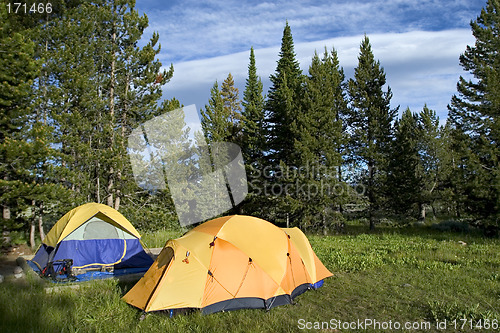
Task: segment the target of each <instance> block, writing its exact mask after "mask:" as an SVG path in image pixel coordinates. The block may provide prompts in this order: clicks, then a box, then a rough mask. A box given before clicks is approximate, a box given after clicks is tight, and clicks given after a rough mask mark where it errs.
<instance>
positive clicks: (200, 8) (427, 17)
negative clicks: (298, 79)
mask: <svg viewBox="0 0 500 333" xmlns="http://www.w3.org/2000/svg"><path fill="white" fill-rule="evenodd" d="M485 5H486V0H419V1H415V0H374V1H363V0H358V1H356V0H354V1H353V0H334V1H307V0H287V1H269V2H265V1H253V0H251V1H243V0H240V1H237V0H229V1H222V0H209V1H199V0H186V1H179V0H168V1H159V0H143V1H138V2H137V5H136V7H137V9H138V10H139V12H141V13H145V14H146V15H147V16H148V18H149V23H150V26H149V28H148V29H147V30H146V32H145V34H144V36H143V39H144V40H146V39H149V38H150V36H151V35H152V33H153V32H154V31H156V32H158V33H159V34H160V43H161V45H162V51H161V53H160V54H159V59H160V61H161V62H162V63H163V64H164V65H165V66H166V67H168V66H169V65H170V63H173V65H174V70H175V72H174V77H173V78H172V80H171V81H170V83H168V84H167V85H166V86H165V90H164V97H165V98H171V97H176V98H177V99H179V100H180V102H181V103H182V104H184V105H190V104H196V106H197V108H198V109H199V108H201V107H204V105H205V104H207V103H208V98H209V95H210V88H211V87H212V85H213V83H214V82H215V80H218V81H219V83H221V82H222V81H223V80H224V79H225V78H226V77H227V75H228V73H232V75H233V76H234V78H235V84H236V86H237V87H238V88H239V89H240V97H241V96H242V93H243V90H244V85H245V79H246V76H247V66H248V57H249V50H250V47H251V46H253V47H254V48H255V51H256V63H257V69H258V74H259V75H260V76H261V78H262V81H263V83H264V89H265V92H264V93H266V92H267V89H268V88H269V84H270V83H269V75H270V74H272V73H273V72H274V70H275V68H276V61H277V60H278V52H279V47H280V43H281V37H282V33H283V27H284V25H285V21H286V20H288V23H289V25H290V26H291V28H292V34H293V37H294V42H295V52H296V53H297V58H298V60H299V62H300V64H301V68H302V69H303V71H304V73H306V72H307V69H308V67H309V64H310V61H311V58H312V56H313V54H314V52H315V50H316V51H318V52H323V50H324V48H325V46H326V47H327V48H328V49H331V48H332V47H335V49H336V50H337V52H338V54H339V60H340V65H341V66H342V67H343V68H344V70H345V73H346V76H347V77H352V75H353V72H354V67H356V65H357V56H358V53H359V44H360V42H361V39H362V38H363V35H364V34H365V33H366V34H367V35H368V37H369V38H370V41H371V44H372V49H373V53H374V55H375V58H376V59H378V60H380V62H381V65H382V66H383V67H384V69H385V72H386V75H387V82H388V85H389V86H390V87H391V89H392V91H393V93H394V97H393V99H392V102H391V105H392V106H393V107H396V106H397V105H400V111H402V110H404V109H405V108H406V107H410V109H411V110H412V111H414V112H417V111H420V110H421V109H422V107H423V106H424V104H427V105H428V106H429V107H430V108H431V109H433V110H435V111H436V112H437V113H438V115H439V116H440V118H441V120H442V121H444V119H445V118H446V114H447V109H446V105H447V104H448V103H449V101H450V98H451V96H452V95H453V94H454V93H455V91H456V83H457V80H458V78H459V76H460V75H465V74H466V73H465V72H463V70H462V68H461V67H460V66H459V62H458V58H459V56H460V54H461V53H463V52H464V50H465V47H466V46H467V45H468V44H469V45H470V44H473V43H474V38H473V36H472V34H471V31H470V26H469V23H470V21H471V20H472V19H475V18H476V17H477V16H478V15H479V13H480V11H481V8H483V7H484V6H485Z"/></svg>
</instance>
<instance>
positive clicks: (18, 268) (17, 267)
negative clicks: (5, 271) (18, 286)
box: [14, 266, 23, 279]
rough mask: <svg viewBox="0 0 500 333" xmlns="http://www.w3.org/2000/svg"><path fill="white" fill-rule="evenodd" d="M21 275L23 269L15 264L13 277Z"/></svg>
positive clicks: (17, 277)
mask: <svg viewBox="0 0 500 333" xmlns="http://www.w3.org/2000/svg"><path fill="white" fill-rule="evenodd" d="M22 276H23V269H22V268H21V267H19V266H16V268H14V277H15V278H16V279H19V278H21V277H22Z"/></svg>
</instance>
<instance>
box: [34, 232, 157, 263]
mask: <svg viewBox="0 0 500 333" xmlns="http://www.w3.org/2000/svg"><path fill="white" fill-rule="evenodd" d="M51 250H52V251H54V250H53V248H51V247H47V246H45V245H43V246H42V247H40V249H39V250H38V251H37V253H36V255H35V257H34V258H33V259H32V260H31V261H32V262H34V263H36V264H34V263H31V264H30V266H31V267H32V268H33V269H35V270H36V271H40V268H42V269H43V267H45V266H47V264H48V262H49V261H56V260H61V259H72V260H73V267H74V268H100V267H102V266H108V265H109V266H113V267H114V268H115V269H122V268H146V269H147V268H149V267H150V266H151V265H152V264H153V259H152V258H151V257H150V256H149V255H148V254H146V252H145V251H144V249H143V247H142V245H141V242H140V241H139V239H137V238H134V239H86V240H68V241H62V242H61V243H59V245H58V246H57V249H56V250H55V254H54V255H53V257H52V258H51V259H49V258H50V257H51V255H50V254H51V252H52V251H51ZM49 251H50V252H49ZM37 264H38V265H37Z"/></svg>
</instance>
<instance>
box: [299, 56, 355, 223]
mask: <svg viewBox="0 0 500 333" xmlns="http://www.w3.org/2000/svg"><path fill="white" fill-rule="evenodd" d="M344 88H345V82H344V73H343V70H342V69H341V68H340V66H339V61H338V57H337V52H336V51H335V50H332V52H331V53H328V51H327V50H326V48H325V52H324V54H323V58H322V59H320V58H319V56H318V54H317V53H315V55H314V57H313V58H312V63H311V66H310V67H309V76H308V77H307V78H306V81H305V89H304V99H303V112H301V113H300V114H299V115H298V117H297V121H296V122H294V123H293V125H292V128H293V130H294V132H295V133H296V140H295V151H296V153H297V155H298V161H299V165H300V166H301V167H302V170H300V171H301V172H298V174H297V177H295V184H296V185H297V186H298V187H299V188H300V189H306V190H305V191H299V190H298V191H296V195H297V197H296V199H297V200H299V201H300V203H301V212H302V216H303V218H302V220H303V221H304V222H309V223H312V224H317V223H320V224H321V225H322V228H323V231H324V232H325V233H326V232H327V229H328V223H329V221H330V220H331V219H332V218H333V217H334V214H333V212H334V211H333V210H336V211H337V215H336V216H335V217H336V218H339V217H340V216H341V215H340V205H341V203H342V200H343V197H344V195H345V193H343V192H344V188H343V187H342V185H341V184H340V179H339V174H338V167H339V166H340V165H341V164H342V156H341V150H342V145H343V143H344V142H343V141H344V133H343V131H342V129H343V126H342V121H341V114H342V113H344V112H345V110H346V109H347V101H346V98H345V92H344Z"/></svg>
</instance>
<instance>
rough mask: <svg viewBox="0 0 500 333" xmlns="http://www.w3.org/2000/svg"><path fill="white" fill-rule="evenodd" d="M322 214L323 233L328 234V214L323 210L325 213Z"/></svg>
mask: <svg viewBox="0 0 500 333" xmlns="http://www.w3.org/2000/svg"><path fill="white" fill-rule="evenodd" d="M321 215H322V218H323V235H324V236H327V235H328V227H327V225H326V216H325V215H326V214H325V212H324V211H323V214H321Z"/></svg>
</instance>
